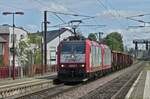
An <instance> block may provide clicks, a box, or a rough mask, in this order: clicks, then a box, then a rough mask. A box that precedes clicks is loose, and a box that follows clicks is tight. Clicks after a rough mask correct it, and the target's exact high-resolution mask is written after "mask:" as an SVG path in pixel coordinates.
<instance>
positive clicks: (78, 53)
mask: <svg viewBox="0 0 150 99" xmlns="http://www.w3.org/2000/svg"><path fill="white" fill-rule="evenodd" d="M57 54H58V58H57V61H58V79H59V80H61V81H67V82H68V81H71V82H72V81H84V80H87V79H89V78H91V77H94V76H97V75H99V74H101V73H102V72H105V71H109V70H110V69H111V50H110V48H109V47H108V46H107V45H104V44H99V43H97V42H94V41H90V40H88V39H86V40H68V41H67V40H66V41H65V40H64V41H62V42H61V43H60V44H59V46H58V52H57Z"/></svg>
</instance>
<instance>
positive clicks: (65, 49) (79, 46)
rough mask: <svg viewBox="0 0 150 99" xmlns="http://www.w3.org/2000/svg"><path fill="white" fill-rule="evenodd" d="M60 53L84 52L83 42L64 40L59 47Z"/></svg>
mask: <svg viewBox="0 0 150 99" xmlns="http://www.w3.org/2000/svg"><path fill="white" fill-rule="evenodd" d="M61 52H62V54H67V53H76V54H84V53H85V44H84V43H83V42H80V43H79V42H65V43H63V44H62V48H61Z"/></svg>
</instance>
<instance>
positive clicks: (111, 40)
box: [104, 32, 123, 51]
mask: <svg viewBox="0 0 150 99" xmlns="http://www.w3.org/2000/svg"><path fill="white" fill-rule="evenodd" d="M104 40H105V42H106V44H107V45H108V46H109V47H110V48H111V49H112V50H116V51H123V40H122V36H121V34H119V33H118V32H112V33H110V34H108V35H107V36H106V37H105V39H104Z"/></svg>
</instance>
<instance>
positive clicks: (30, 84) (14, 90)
mask: <svg viewBox="0 0 150 99" xmlns="http://www.w3.org/2000/svg"><path fill="white" fill-rule="evenodd" d="M49 77H50V76H49ZM46 78H48V76H47V77H46ZM10 82H11V83H10ZM10 82H7V83H6V82H3V83H2V82H1V86H0V98H7V99H9V98H11V99H14V98H17V97H20V96H24V95H26V94H29V93H32V92H36V91H39V90H44V89H47V88H50V87H54V86H55V85H53V81H52V80H50V79H45V77H39V78H36V79H33V78H30V79H23V80H18V81H14V82H13V81H10ZM5 83H6V84H5Z"/></svg>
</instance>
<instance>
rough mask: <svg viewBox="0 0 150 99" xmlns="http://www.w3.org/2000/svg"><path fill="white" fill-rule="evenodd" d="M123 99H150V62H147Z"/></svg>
mask: <svg viewBox="0 0 150 99" xmlns="http://www.w3.org/2000/svg"><path fill="white" fill-rule="evenodd" d="M125 99H150V64H149V63H147V64H146V65H145V67H144V69H143V71H141V73H140V74H139V76H138V78H137V80H136V81H135V82H134V84H133V85H132V87H131V88H130V90H129V91H128V94H127V95H126V97H125Z"/></svg>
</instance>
